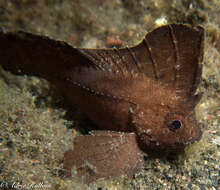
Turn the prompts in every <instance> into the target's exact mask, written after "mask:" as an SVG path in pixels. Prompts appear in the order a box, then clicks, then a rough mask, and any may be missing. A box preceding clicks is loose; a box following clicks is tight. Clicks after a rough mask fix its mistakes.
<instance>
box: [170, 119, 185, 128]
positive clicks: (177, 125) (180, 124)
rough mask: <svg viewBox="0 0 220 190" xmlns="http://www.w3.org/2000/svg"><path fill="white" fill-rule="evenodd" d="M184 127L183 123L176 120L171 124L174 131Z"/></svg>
mask: <svg viewBox="0 0 220 190" xmlns="http://www.w3.org/2000/svg"><path fill="white" fill-rule="evenodd" d="M181 126H182V123H181V121H180V120H174V121H172V122H171V124H170V128H171V129H173V130H177V129H179V128H180V127H181Z"/></svg>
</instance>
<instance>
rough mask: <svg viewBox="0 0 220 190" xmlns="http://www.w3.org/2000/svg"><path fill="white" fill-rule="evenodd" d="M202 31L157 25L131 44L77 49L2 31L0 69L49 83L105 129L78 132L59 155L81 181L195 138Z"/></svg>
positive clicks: (131, 168)
mask: <svg viewBox="0 0 220 190" xmlns="http://www.w3.org/2000/svg"><path fill="white" fill-rule="evenodd" d="M203 43H204V30H203V28H201V27H196V28H191V27H189V26H186V25H181V24H172V25H166V26H162V27H160V28H158V29H156V30H154V31H153V32H151V33H149V34H147V35H146V37H145V38H144V40H143V41H142V42H141V43H140V44H138V45H137V46H134V47H131V48H124V49H99V50H96V49H77V48H72V47H71V46H69V45H67V44H65V43H63V42H57V41H54V40H50V39H48V38H45V37H41V36H37V35H33V34H28V33H24V32H14V33H1V34H0V58H1V63H0V64H1V65H2V66H3V68H4V69H6V70H8V71H11V72H13V73H15V74H28V75H35V76H39V77H43V78H45V79H47V80H49V81H50V82H51V83H53V84H55V85H56V86H57V87H58V88H59V89H60V90H62V91H63V92H64V95H65V96H66V97H67V98H68V99H69V101H70V102H71V103H73V104H78V105H79V107H80V108H81V109H82V110H83V111H84V112H85V113H86V114H87V115H88V116H89V117H90V118H91V119H92V120H93V121H94V122H95V123H96V124H97V127H98V128H100V129H104V131H98V132H93V133H92V134H91V135H86V136H79V137H77V138H76V140H75V141H74V149H73V150H69V151H67V152H66V153H65V155H64V170H65V174H66V176H71V171H73V170H74V171H77V172H78V173H77V176H79V177H81V179H82V180H83V182H85V183H90V182H92V181H94V180H95V179H97V178H101V177H105V178H107V177H114V176H118V175H121V174H125V175H132V174H134V173H135V171H136V170H137V168H138V166H139V164H140V163H141V162H142V160H143V155H146V154H145V153H146V152H147V153H149V152H150V151H151V150H158V151H161V150H167V151H175V150H179V149H182V148H184V147H185V145H187V144H189V143H192V142H195V141H198V140H199V139H200V138H201V131H200V128H199V126H198V124H197V123H196V118H195V113H194V107H195V106H196V104H197V103H198V101H199V99H200V97H201V95H195V91H196V89H197V86H198V84H199V81H200V78H201V72H202V65H201V64H200V63H201V62H202V58H203Z"/></svg>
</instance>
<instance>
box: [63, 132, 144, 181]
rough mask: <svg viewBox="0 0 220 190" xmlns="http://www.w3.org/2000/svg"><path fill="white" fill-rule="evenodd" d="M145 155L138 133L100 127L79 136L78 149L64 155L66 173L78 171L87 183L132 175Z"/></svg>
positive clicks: (76, 145) (76, 143)
mask: <svg viewBox="0 0 220 190" xmlns="http://www.w3.org/2000/svg"><path fill="white" fill-rule="evenodd" d="M143 155H144V153H143V152H142V151H141V150H140V149H139V147H138V145H137V142H136V134H135V133H121V132H111V131H98V132H96V133H93V134H91V135H86V136H79V137H77V138H76V140H75V141H74V149H73V150H68V151H67V152H66V153H65V155H64V170H65V175H66V176H71V175H72V174H74V173H75V174H76V176H77V177H79V178H80V179H81V180H82V182H83V183H87V184H88V183H91V182H92V181H94V180H96V179H98V178H110V177H116V176H120V175H127V176H131V175H133V174H134V173H135V172H136V171H137V169H138V168H140V164H141V163H142V158H143Z"/></svg>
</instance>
